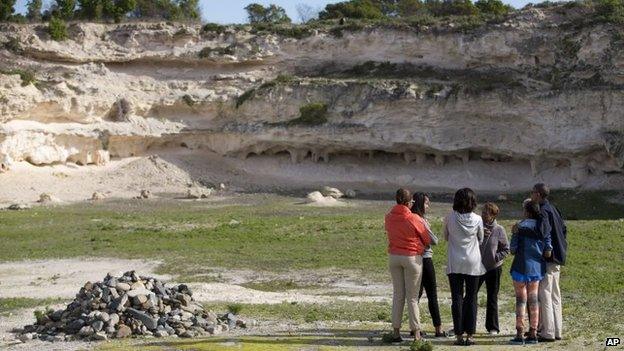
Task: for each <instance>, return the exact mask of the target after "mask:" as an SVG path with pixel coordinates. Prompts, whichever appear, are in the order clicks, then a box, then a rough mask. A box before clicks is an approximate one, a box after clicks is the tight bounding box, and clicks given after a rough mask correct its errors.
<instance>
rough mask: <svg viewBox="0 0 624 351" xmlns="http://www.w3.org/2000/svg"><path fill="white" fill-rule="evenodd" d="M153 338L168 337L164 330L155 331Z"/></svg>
mask: <svg viewBox="0 0 624 351" xmlns="http://www.w3.org/2000/svg"><path fill="white" fill-rule="evenodd" d="M154 336H155V337H157V338H164V337H167V336H169V333H167V332H166V331H165V330H157V331H156V332H155V333H154Z"/></svg>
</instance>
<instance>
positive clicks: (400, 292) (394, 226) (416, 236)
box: [385, 189, 431, 342]
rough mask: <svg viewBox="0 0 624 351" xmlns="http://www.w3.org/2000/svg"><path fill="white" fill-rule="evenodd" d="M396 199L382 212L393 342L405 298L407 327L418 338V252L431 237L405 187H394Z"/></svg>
mask: <svg viewBox="0 0 624 351" xmlns="http://www.w3.org/2000/svg"><path fill="white" fill-rule="evenodd" d="M396 202H397V205H396V206H394V207H393V208H392V209H391V210H390V212H389V213H388V214H387V215H386V218H385V228H386V234H387V235H388V254H389V257H388V261H389V262H388V263H389V268H390V274H391V276H392V288H393V295H392V328H393V329H394V335H393V338H394V339H393V342H400V341H402V339H401V332H400V331H401V319H402V317H403V307H404V306H405V300H406V299H407V310H408V314H409V325H410V330H411V331H412V332H413V335H414V340H419V339H421V336H420V311H419V309H418V292H419V290H420V282H421V279H422V263H423V258H422V255H423V253H424V252H425V248H426V247H427V246H428V245H429V244H430V242H431V238H430V237H429V232H428V231H427V227H426V225H425V223H424V220H423V219H422V218H421V217H420V216H419V215H417V214H415V213H412V211H411V210H410V208H411V206H412V203H413V201H412V198H411V194H410V192H409V191H408V190H406V189H399V190H397V192H396Z"/></svg>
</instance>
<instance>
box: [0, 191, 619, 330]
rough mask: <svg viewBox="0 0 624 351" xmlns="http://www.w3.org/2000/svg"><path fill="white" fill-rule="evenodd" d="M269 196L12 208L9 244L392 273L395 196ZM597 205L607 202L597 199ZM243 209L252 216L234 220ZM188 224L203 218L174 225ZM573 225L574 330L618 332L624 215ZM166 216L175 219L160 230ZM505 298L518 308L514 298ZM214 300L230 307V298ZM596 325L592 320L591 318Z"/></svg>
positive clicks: (559, 198) (566, 275)
mask: <svg viewBox="0 0 624 351" xmlns="http://www.w3.org/2000/svg"><path fill="white" fill-rule="evenodd" d="M566 194H567V193H559V192H555V193H554V194H553V202H554V203H555V204H556V205H557V206H559V207H560V208H561V209H562V212H563V213H564V215H565V216H569V215H570V214H572V213H575V212H574V211H573V209H577V211H579V212H578V213H579V215H583V216H587V215H588V214H591V213H594V214H598V215H599V216H602V215H603V213H604V214H605V216H606V214H609V213H608V211H613V213H614V214H615V215H617V216H619V217H622V213H624V211H622V210H621V208H622V207H621V206H622V205H617V204H610V203H607V202H606V201H605V198H606V197H605V196H606V195H600V196H597V195H591V194H592V193H589V194H590V195H579V194H576V195H574V196H577V197H576V198H573V199H570V198H566V197H565V196H566ZM259 196H261V195H254V196H253V198H254V202H253V203H247V202H245V201H248V200H245V198H244V197H241V198H240V199H238V200H237V201H239V204H231V203H227V202H225V203H221V204H219V206H215V207H207V206H206V205H205V204H197V203H180V202H175V203H169V204H159V203H146V202H141V203H139V202H133V201H129V202H115V203H111V204H107V203H103V204H93V205H91V204H89V205H85V204H77V205H70V206H63V207H53V208H36V209H32V210H29V211H15V212H14V211H0V240H1V241H2V243H3V250H0V261H15V260H23V259H45V258H67V257H87V256H88V257H120V258H139V257H140V258H145V259H154V260H156V259H157V260H161V261H163V266H162V267H161V268H160V269H159V273H166V274H172V275H174V276H176V277H177V276H184V275H186V276H193V275H194V274H197V273H198V272H205V271H206V268H205V267H228V269H253V270H258V269H262V270H264V271H270V272H276V273H284V274H287V273H289V272H293V271H295V272H296V271H297V270H311V269H313V270H323V269H330V268H337V269H341V270H349V271H352V272H353V274H356V275H358V276H362V277H368V278H370V279H373V280H376V281H383V282H388V281H389V277H388V273H387V254H386V245H387V244H386V237H385V234H384V229H383V215H384V213H385V212H387V210H388V209H389V208H390V206H391V203H390V202H389V201H388V202H379V203H378V204H375V205H371V206H354V207H340V208H310V207H307V206H297V205H294V202H295V200H293V199H289V198H282V197H276V196H271V197H267V198H263V199H262V200H258V197H259ZM524 196H526V194H524ZM524 196H522V197H524ZM567 196H571V195H567ZM518 197H519V198H520V197H521V196H520V195H519V196H518ZM240 201H242V202H240ZM241 203H242V204H241ZM500 205H501V208H502V209H503V211H506V212H505V213H511V212H510V211H512V210H513V211H515V210H516V208H517V207H519V205H518V202H517V201H516V200H515V199H512V201H509V202H501V203H500ZM436 206H439V207H437V209H435V211H436V212H434V213H439V214H444V213H447V212H448V211H449V209H450V205H449V204H446V205H444V206H442V205H436ZM594 206H595V207H596V209H592V207H594ZM618 211H619V212H618ZM436 216H437V214H436ZM619 217H618V218H619ZM103 218H105V219H106V223H109V224H110V225H106V226H105V229H106V230H103V229H102V228H103V227H102V225H101V223H99V222H97V221H94V219H97V220H101V219H103ZM505 218H510V215H505V216H504V217H503V219H501V220H500V223H501V225H503V226H504V227H505V228H506V229H507V232H508V233H509V232H510V228H511V225H512V224H513V223H514V222H515V219H514V220H509V219H505ZM511 218H518V217H517V216H516V215H513V216H511ZM567 218H570V217H567ZM599 218H604V217H599ZM232 219H236V220H238V221H240V222H241V224H240V225H238V226H230V225H228V223H229V222H230V221H231V220H232ZM187 224H193V225H195V226H196V227H195V228H194V229H189V230H172V229H170V228H183V227H184V226H185V225H187ZM431 224H432V229H433V231H434V232H436V233H440V230H441V221H440V220H439V219H437V218H432V221H431ZM567 224H568V241H569V252H568V262H567V264H566V266H565V267H563V269H562V273H561V274H562V276H561V284H562V291H563V294H564V295H563V305H564V318H565V321H566V322H565V323H566V338H567V337H569V338H575V337H577V335H578V336H579V337H586V338H591V339H592V340H594V339H596V338H601V337H604V336H606V335H609V334H610V335H617V333H618V332H619V331H621V329H620V328H621V324H618V323H614V320H613V316H617V315H621V314H622V313H624V300H622V299H621V296H620V295H621V292H622V291H624V266H622V264H621V262H622V258H623V257H622V252H624V221H619V220H568V222H567ZM155 227H158V228H163V229H161V230H159V231H154V230H152V229H150V228H155ZM337 252H339V253H340V254H337ZM446 256H447V252H446V245H444V243H442V244H441V245H438V246H436V247H434V256H433V261H434V265H435V267H436V273H437V281H438V288H439V292H440V295H442V294H443V293H445V292H448V281H447V278H446V276H445V274H444V273H445V272H444V265H445V262H446ZM189 262H192V264H191V263H189ZM510 264H511V259H507V260H505V263H504V266H503V272H505V273H504V274H503V276H502V279H501V293H500V296H501V298H507V299H508V300H509V299H512V298H513V289H512V288H511V287H512V284H511V279H510V276H509V274H508V272H509V268H510ZM259 267H261V268H259ZM390 294H391V292H390V291H389V292H388V295H390ZM5 304H6V302H5ZM11 304H14V302H12V303H11ZM37 304H39V303H37ZM440 307H441V310H442V311H441V312H442V315H443V320H445V321H449V320H450V317H449V315H450V308H448V305H445V304H443V305H441V306H440ZM503 308H510V313H512V312H513V308H512V304H508V306H507V305H504V306H503ZM214 310H215V311H224V310H226V305H222V306H220V307H219V308H215V309H214ZM388 311H390V309H389V306H388V305H387V304H383V303H379V304H377V303H360V302H358V303H351V304H349V303H344V304H330V305H320V304H298V305H290V304H278V305H277V306H275V305H273V306H266V305H246V304H245V305H243V310H242V314H243V315H245V316H250V317H258V318H260V317H262V318H267V319H276V318H277V319H293V320H296V321H306V320H315V321H317V320H320V321H325V320H346V321H350V320H363V321H378V320H379V319H380V317H385V316H387V314H388ZM421 317H422V318H423V323H430V322H429V321H428V319H427V318H428V313H425V312H424V310H423V312H421ZM445 323H446V322H445ZM588 325H590V326H592V328H590V329H588V328H587V326H588Z"/></svg>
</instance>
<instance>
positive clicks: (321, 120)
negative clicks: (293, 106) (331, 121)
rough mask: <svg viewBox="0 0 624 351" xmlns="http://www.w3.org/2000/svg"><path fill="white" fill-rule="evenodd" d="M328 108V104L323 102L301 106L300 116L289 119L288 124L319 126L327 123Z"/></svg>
mask: <svg viewBox="0 0 624 351" xmlns="http://www.w3.org/2000/svg"><path fill="white" fill-rule="evenodd" d="M327 110H328V108H327V104H326V103H322V102H317V103H312V104H307V105H304V106H301V108H300V109H299V113H300V114H301V115H300V116H299V118H295V119H293V120H290V121H288V122H287V125H289V126H295V125H304V126H319V125H321V124H325V123H327V114H328V113H327V112H328V111H327Z"/></svg>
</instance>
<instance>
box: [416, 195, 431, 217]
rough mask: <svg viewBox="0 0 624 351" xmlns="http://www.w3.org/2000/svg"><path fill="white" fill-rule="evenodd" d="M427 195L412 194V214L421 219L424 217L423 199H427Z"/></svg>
mask: <svg viewBox="0 0 624 351" xmlns="http://www.w3.org/2000/svg"><path fill="white" fill-rule="evenodd" d="M428 197H429V195H427V194H425V193H423V192H417V193H414V196H412V199H413V200H414V204H413V205H412V212H413V213H416V214H417V215H419V216H421V217H423V216H424V215H425V199H427V198H428Z"/></svg>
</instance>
